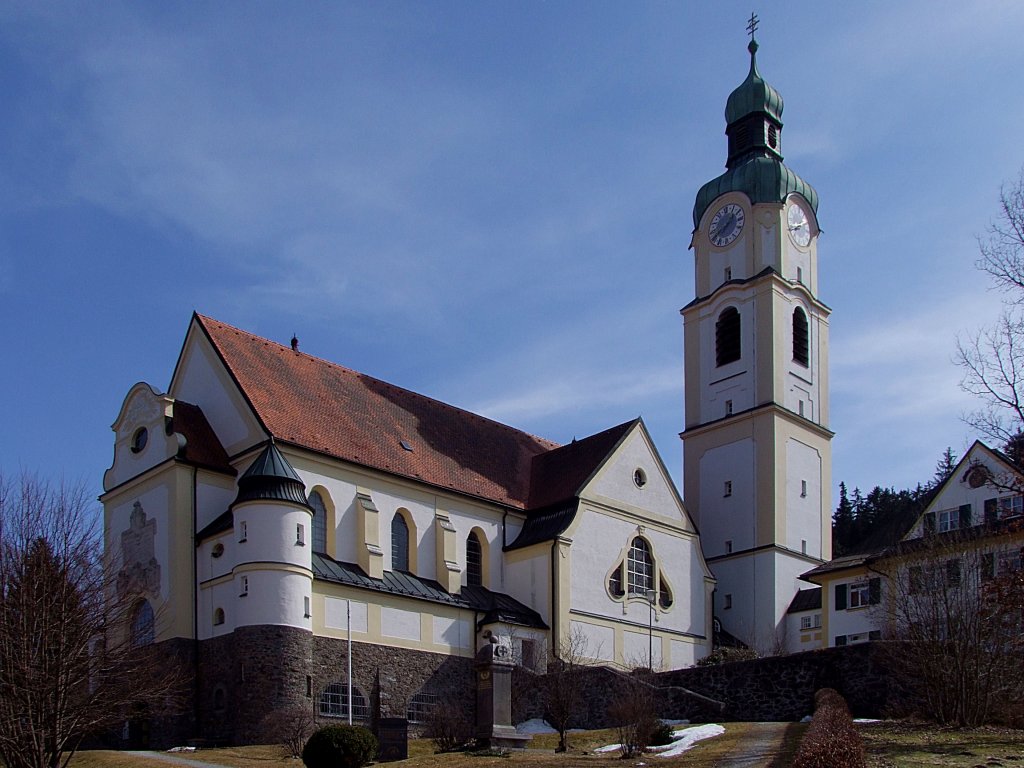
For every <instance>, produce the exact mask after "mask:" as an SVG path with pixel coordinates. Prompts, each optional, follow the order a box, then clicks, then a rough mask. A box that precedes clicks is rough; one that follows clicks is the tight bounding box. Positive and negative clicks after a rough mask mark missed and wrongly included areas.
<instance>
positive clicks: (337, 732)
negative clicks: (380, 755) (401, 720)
mask: <svg viewBox="0 0 1024 768" xmlns="http://www.w3.org/2000/svg"><path fill="white" fill-rule="evenodd" d="M376 756H377V737H376V736H374V735H373V734H372V733H370V732H369V731H368V730H367V729H366V728H363V727H362V726H358V725H328V726H325V727H323V728H321V729H320V730H319V731H317V732H316V733H314V734H313V735H312V736H310V737H309V741H307V742H306V746H305V747H304V748H303V750H302V762H303V763H305V765H306V768H360V766H363V765H366V764H367V763H369V762H370V761H372V760H373V759H374V758H375V757H376Z"/></svg>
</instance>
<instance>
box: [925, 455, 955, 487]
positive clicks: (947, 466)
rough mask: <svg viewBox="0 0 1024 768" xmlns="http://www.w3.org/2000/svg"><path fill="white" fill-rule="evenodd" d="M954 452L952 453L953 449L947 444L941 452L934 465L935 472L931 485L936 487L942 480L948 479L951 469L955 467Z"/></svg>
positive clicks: (951, 472)
mask: <svg viewBox="0 0 1024 768" xmlns="http://www.w3.org/2000/svg"><path fill="white" fill-rule="evenodd" d="M957 461H958V459H957V457H956V454H955V453H953V449H952V448H950V447H949V446H947V447H946V450H945V451H943V453H942V458H940V459H939V462H938V463H937V464H936V465H935V474H934V475H933V476H932V482H931V487H932V488H938V487H939V486H940V485H942V484H943V483H944V482H946V481H947V480H949V478H950V477H951V476H952V474H953V470H954V469H956V464H957Z"/></svg>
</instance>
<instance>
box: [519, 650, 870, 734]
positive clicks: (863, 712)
mask: <svg viewBox="0 0 1024 768" xmlns="http://www.w3.org/2000/svg"><path fill="white" fill-rule="evenodd" d="M645 680H646V676H643V675H639V676H635V675H630V674H629V673H624V672H619V671H616V670H612V669H609V668H607V667H596V668H592V669H588V670H587V673H586V675H585V677H584V683H583V686H584V696H583V698H584V701H585V702H586V703H585V705H584V706H583V707H582V708H581V712H580V715H579V717H578V718H577V719H576V721H575V722H574V723H573V727H576V728H606V727H609V726H612V725H614V724H615V723H613V722H612V721H611V718H610V717H609V715H608V710H609V708H610V707H611V705H612V704H613V703H614V702H615V701H616V700H618V698H620V697H621V696H622V695H623V692H624V691H625V690H627V689H628V688H629V686H631V685H633V686H637V685H639V686H644V687H645V688H646V689H647V690H649V691H650V692H651V695H652V696H653V697H654V701H655V706H656V709H657V712H658V714H659V716H661V717H664V718H669V719H688V720H691V721H693V722H709V721H723V720H725V721H758V720H760V721H792V720H799V719H801V718H802V717H804V716H805V715H809V714H811V712H812V711H813V710H814V692H815V691H816V690H818V689H819V688H825V687H829V688H835V689H836V690H838V691H839V692H840V693H841V694H843V696H844V697H845V698H846V700H847V702H848V704H849V705H850V711H851V712H852V713H853V715H854V716H855V717H879V716H881V715H882V714H883V711H884V709H885V707H886V704H887V700H888V697H889V695H890V683H889V675H888V671H887V667H886V661H885V655H884V646H882V645H881V644H877V643H865V644H862V645H852V646H847V647H844V648H828V649H823V650H818V651H807V652H805V653H798V654H793V655H791V656H775V657H770V658H764V659H754V660H752V661H738V662H732V663H730V664H720V665H717V666H712V667H693V668H691V669H680V670H674V671H671V672H661V673H658V674H655V675H654V676H653V679H652V681H651V683H650V687H647V684H646V683H645V682H644V681H645ZM514 682H515V684H516V685H518V686H519V687H520V691H519V692H518V694H517V695H516V696H515V697H514V701H513V705H514V708H515V710H514V713H515V719H516V722H521V721H523V720H527V719H530V718H533V717H543V716H544V702H543V696H542V693H541V690H542V687H543V680H542V679H541V678H540V676H535V675H530V674H529V673H526V672H523V671H521V670H517V673H516V677H515V678H514ZM689 692H693V693H697V694H700V695H701V696H704V697H708V698H710V699H714V700H716V701H719V702H721V703H722V706H721V707H719V706H716V705H714V704H711V703H709V702H707V701H704V700H702V699H701V698H699V697H697V696H693V695H691V693H689Z"/></svg>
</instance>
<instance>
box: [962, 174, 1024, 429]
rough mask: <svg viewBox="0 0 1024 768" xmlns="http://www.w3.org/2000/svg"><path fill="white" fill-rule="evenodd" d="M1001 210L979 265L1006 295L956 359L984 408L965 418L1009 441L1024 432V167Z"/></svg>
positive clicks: (1003, 196)
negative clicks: (988, 324)
mask: <svg viewBox="0 0 1024 768" xmlns="http://www.w3.org/2000/svg"><path fill="white" fill-rule="evenodd" d="M999 203H1000V207H999V214H998V216H997V219H996V221H995V222H994V223H992V224H991V225H990V226H989V227H988V232H987V234H986V236H985V237H983V238H979V241H978V249H979V252H980V256H979V258H978V261H977V266H978V268H979V269H980V270H982V271H983V272H985V273H987V274H988V275H989V276H990V277H991V278H992V281H993V283H994V286H995V288H996V289H998V290H999V291H1002V292H1003V293H1004V294H1005V297H1006V298H1005V304H1006V306H1005V307H1004V310H1003V312H1002V314H1001V315H1000V317H999V320H998V321H997V322H996V324H995V325H993V326H991V327H989V328H985V329H982V330H981V331H977V332H975V333H973V334H967V335H963V336H960V337H959V338H958V339H957V348H956V353H955V356H954V359H955V361H956V363H957V364H958V365H959V366H960V367H961V368H962V369H963V378H962V379H961V382H960V386H961V388H962V389H963V390H964V391H965V392H968V393H970V394H972V395H974V396H976V397H977V398H978V399H979V400H980V401H981V403H982V405H981V407H980V408H979V409H978V410H977V411H974V412H972V413H969V414H966V415H965V417H964V420H965V421H966V422H967V423H968V424H970V425H971V426H972V427H974V428H975V429H977V430H978V431H979V432H980V433H982V434H983V435H985V436H987V437H989V438H992V439H993V440H996V441H998V442H999V444H1000V446H1003V445H1008V444H1011V443H1012V442H1013V440H1014V439H1015V438H1016V437H1017V436H1018V435H1019V434H1020V433H1021V432H1022V431H1024V316H1022V314H1021V312H1022V310H1021V306H1022V305H1024V170H1022V171H1021V173H1020V175H1019V176H1018V178H1017V180H1016V181H1015V182H1014V183H1012V184H1010V185H1009V186H1004V187H1003V188H1002V190H1001V192H1000V195H999Z"/></svg>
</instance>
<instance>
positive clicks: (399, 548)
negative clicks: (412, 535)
mask: <svg viewBox="0 0 1024 768" xmlns="http://www.w3.org/2000/svg"><path fill="white" fill-rule="evenodd" d="M391 570H393V571H408V570H409V524H408V523H406V522H405V517H403V516H402V514H401V513H400V512H395V516H394V517H393V518H391Z"/></svg>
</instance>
